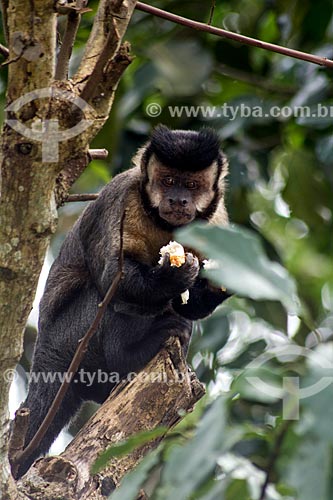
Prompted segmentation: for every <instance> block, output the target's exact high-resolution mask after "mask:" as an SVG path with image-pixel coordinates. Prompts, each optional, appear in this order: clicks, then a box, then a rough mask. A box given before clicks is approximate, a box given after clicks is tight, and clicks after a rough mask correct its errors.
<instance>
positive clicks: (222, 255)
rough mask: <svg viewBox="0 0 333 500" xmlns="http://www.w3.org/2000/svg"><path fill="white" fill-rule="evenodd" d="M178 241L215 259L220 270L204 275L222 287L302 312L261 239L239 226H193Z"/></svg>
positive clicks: (287, 280)
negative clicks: (274, 301) (266, 252)
mask: <svg viewBox="0 0 333 500" xmlns="http://www.w3.org/2000/svg"><path fill="white" fill-rule="evenodd" d="M176 239H177V240H178V241H180V242H181V243H183V244H184V245H186V246H189V247H193V248H194V249H196V250H199V252H201V253H203V254H204V255H205V256H206V257H207V258H210V259H214V260H215V261H216V262H217V264H218V269H213V270H209V271H208V270H207V271H205V275H207V277H208V278H209V279H211V280H212V281H213V282H214V283H216V284H217V285H219V286H222V285H223V286H226V287H227V289H230V290H232V291H233V292H236V293H238V294H240V295H243V296H245V297H249V298H251V299H255V300H262V299H267V300H277V301H280V302H281V303H282V304H283V305H284V306H285V308H286V309H287V310H288V311H289V312H292V313H296V312H297V311H298V310H299V302H298V298H297V293H296V287H295V283H294V281H293V279H292V278H291V277H290V276H289V275H288V272H287V271H286V269H285V268H283V267H282V266H281V265H280V264H278V263H277V262H272V261H270V260H268V258H267V257H266V255H265V253H264V250H263V247H262V245H261V242H260V240H259V239H258V237H257V236H256V235H255V234H254V233H252V232H250V231H249V230H247V229H244V228H240V227H237V226H233V227H217V226H209V225H203V224H198V223H197V224H191V226H189V227H186V228H184V229H181V230H180V231H178V232H177V234H176Z"/></svg>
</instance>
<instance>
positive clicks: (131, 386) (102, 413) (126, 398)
mask: <svg viewBox="0 0 333 500" xmlns="http://www.w3.org/2000/svg"><path fill="white" fill-rule="evenodd" d="M153 380H157V381H156V382H152V381H153ZM203 394H204V389H203V386H202V384H200V382H199V381H198V380H197V378H196V377H195V375H194V374H193V373H192V372H190V371H189V370H188V367H187V365H186V362H185V360H184V357H183V354H182V349H181V346H180V343H179V340H178V339H171V340H170V341H168V343H167V346H166V348H164V349H163V350H162V351H160V353H159V354H157V356H155V358H154V359H153V360H152V361H151V362H150V363H149V364H148V365H147V366H146V368H145V369H144V370H143V371H142V372H141V373H139V374H138V376H137V377H136V378H134V379H133V380H132V381H124V382H122V383H120V384H119V385H118V386H117V387H116V389H115V390H114V391H113V392H112V393H111V395H110V397H109V398H108V400H107V401H106V402H105V403H104V404H103V406H102V407H101V408H100V409H99V410H98V411H97V412H96V413H95V415H94V416H93V417H92V418H91V419H90V420H89V422H88V423H87V424H86V425H85V426H84V427H83V428H82V429H81V431H80V432H79V433H78V434H77V436H76V437H75V438H74V440H73V441H72V442H71V443H70V444H69V446H68V447H67V449H66V450H65V452H64V453H62V455H61V456H59V457H48V458H42V459H40V460H37V461H36V462H35V464H34V466H33V467H32V468H31V469H30V471H29V472H28V473H27V474H26V476H24V478H22V480H21V481H20V482H19V490H20V493H21V494H22V495H26V496H27V497H28V498H34V499H36V500H37V499H38V500H51V499H54V498H68V499H72V500H75V499H80V500H85V499H90V500H102V499H103V498H104V499H105V497H106V496H108V495H109V494H110V493H111V492H112V490H113V489H114V488H116V487H117V486H118V485H119V483H120V481H121V479H122V478H123V476H124V475H125V474H126V472H127V471H129V470H131V469H133V468H134V467H135V465H136V464H137V463H138V462H139V461H140V460H141V459H142V457H143V456H144V455H145V454H146V453H147V452H148V451H149V450H150V449H152V448H154V447H156V446H157V445H158V443H159V440H155V441H153V442H151V443H149V444H148V445H145V446H143V447H141V448H139V449H137V450H135V451H134V452H132V453H131V454H129V455H126V456H123V457H117V458H113V459H112V461H111V462H110V464H109V465H108V467H107V469H105V470H104V471H102V472H101V473H99V474H97V475H95V476H91V474H90V467H91V465H92V464H93V463H94V461H95V460H96V458H97V457H98V455H99V454H100V452H102V451H103V450H105V449H106V448H107V447H109V446H110V445H111V444H114V443H118V442H120V441H123V440H124V439H126V438H127V437H129V436H131V435H133V434H135V433H137V432H139V431H143V430H151V429H154V428H156V427H159V426H164V427H167V428H170V427H172V426H173V425H175V424H176V423H177V422H178V421H179V420H180V419H181V416H180V414H182V413H183V412H184V411H185V412H190V411H192V409H193V406H194V404H195V403H196V402H197V401H198V400H199V399H200V398H201V397H202V396H203ZM57 495H59V496H57ZM23 498H24V497H23Z"/></svg>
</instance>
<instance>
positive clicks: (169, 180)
mask: <svg viewBox="0 0 333 500" xmlns="http://www.w3.org/2000/svg"><path fill="white" fill-rule="evenodd" d="M162 182H163V184H164V186H168V187H169V186H173V185H174V183H175V180H174V179H173V178H172V177H164V179H163V180H162Z"/></svg>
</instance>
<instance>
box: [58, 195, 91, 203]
mask: <svg viewBox="0 0 333 500" xmlns="http://www.w3.org/2000/svg"><path fill="white" fill-rule="evenodd" d="M97 198H98V193H82V194H70V195H69V196H68V198H66V200H65V203H71V202H77V201H93V200H96V199H97Z"/></svg>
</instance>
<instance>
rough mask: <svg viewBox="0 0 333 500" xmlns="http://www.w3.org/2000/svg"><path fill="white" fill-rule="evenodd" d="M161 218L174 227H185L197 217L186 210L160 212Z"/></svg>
mask: <svg viewBox="0 0 333 500" xmlns="http://www.w3.org/2000/svg"><path fill="white" fill-rule="evenodd" d="M160 217H162V219H164V220H165V221H167V222H168V223H169V224H172V225H173V226H183V225H184V224H189V223H190V222H191V221H192V220H193V219H194V217H195V214H192V213H191V212H186V211H185V210H170V211H166V212H164V211H163V212H160Z"/></svg>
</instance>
